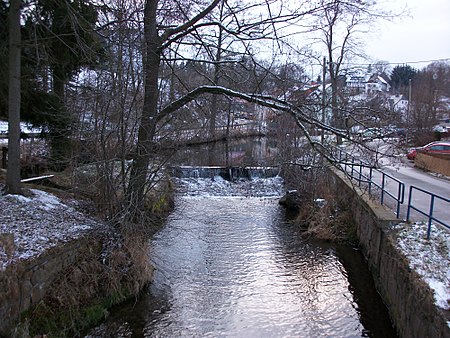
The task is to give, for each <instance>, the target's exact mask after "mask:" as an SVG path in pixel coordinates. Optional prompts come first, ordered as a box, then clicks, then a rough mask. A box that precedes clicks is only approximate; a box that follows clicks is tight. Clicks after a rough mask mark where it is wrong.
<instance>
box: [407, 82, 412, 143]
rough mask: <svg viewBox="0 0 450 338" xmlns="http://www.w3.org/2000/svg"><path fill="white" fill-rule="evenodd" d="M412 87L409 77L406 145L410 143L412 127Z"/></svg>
mask: <svg viewBox="0 0 450 338" xmlns="http://www.w3.org/2000/svg"><path fill="white" fill-rule="evenodd" d="M411 87H412V79H409V81H408V109H407V110H406V137H405V138H406V145H408V136H409V132H410V130H409V129H410V127H411V123H410V119H411V116H410V114H411V108H410V106H411Z"/></svg>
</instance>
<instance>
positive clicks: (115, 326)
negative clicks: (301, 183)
mask: <svg viewBox="0 0 450 338" xmlns="http://www.w3.org/2000/svg"><path fill="white" fill-rule="evenodd" d="M258 181H259V180H255V181H254V182H249V181H247V182H244V181H242V182H237V183H235V184H232V183H229V182H228V183H227V182H223V180H221V179H219V178H216V179H215V180H208V179H206V180H203V179H198V180H189V179H188V180H183V181H182V182H179V187H180V192H181V193H180V194H179V195H178V197H177V201H176V209H175V211H174V212H173V214H172V215H171V217H170V218H169V220H168V222H167V225H166V226H165V227H164V228H163V229H162V230H161V231H160V232H159V233H158V234H157V235H156V236H155V238H154V239H153V240H152V252H151V258H152V261H153V264H154V266H155V267H156V273H155V280H154V282H153V283H152V285H151V287H150V289H149V292H148V293H146V294H145V295H144V296H143V297H142V299H140V300H139V301H138V302H137V303H129V304H128V305H126V306H123V307H122V308H121V309H120V310H118V311H117V312H115V313H113V315H112V318H111V320H110V321H109V323H107V324H106V325H105V326H104V327H103V328H100V330H103V332H102V333H101V334H99V336H108V335H109V334H110V335H111V336H122V337H369V336H371V337H377V336H379V337H389V336H395V335H394V333H393V330H392V328H391V327H390V324H389V319H388V317H387V314H386V309H385V308H384V307H383V305H382V303H381V302H380V300H379V299H376V298H377V294H376V292H374V290H373V285H372V283H371V282H367V283H366V282H364V283H363V284H364V286H362V288H363V289H365V290H364V291H362V293H361V291H359V292H360V294H361V295H362V297H359V298H364V297H368V298H369V299H368V301H367V300H366V301H364V300H361V299H358V297H357V292H355V288H354V287H353V286H352V285H351V284H350V283H349V279H351V278H349V271H350V273H353V274H354V272H355V267H352V268H351V269H346V268H345V267H344V265H343V263H342V261H341V260H340V259H339V257H338V255H337V252H336V248H334V247H332V246H323V245H322V246H321V245H318V244H314V243H311V242H308V241H305V240H303V239H302V238H301V236H300V234H299V232H298V229H297V228H296V227H295V226H294V225H292V224H291V223H289V222H287V221H286V220H285V218H284V215H283V210H282V209H280V207H279V205H278V197H279V195H280V192H281V182H280V181H279V179H278V178H274V179H270V180H267V181H266V180H264V181H266V182H258ZM261 185H262V186H263V187H262V189H260V188H261ZM252 187H254V189H253V188H252ZM205 195H206V197H205ZM243 195H245V196H243ZM347 252H348V250H347ZM355 254H357V253H355ZM350 255H354V254H350ZM350 259H352V258H350ZM358 259H359V258H358ZM361 263H362V262H360V263H359V264H360V265H364V264H361ZM360 269H361V267H360V266H358V267H357V268H356V270H360ZM362 270H363V271H365V272H363V275H361V276H360V277H361V278H365V279H366V280H369V279H370V278H369V277H370V275H369V274H368V273H367V271H366V270H367V269H366V270H364V269H362ZM364 274H365V275H364ZM370 288H372V289H370ZM360 289H361V288H360ZM367 303H370V304H369V305H364V304H367ZM360 304H362V305H363V306H362V307H364V308H368V309H369V310H368V311H369V313H368V314H366V313H362V312H361V309H360V307H361V306H360ZM370 311H372V313H370ZM383 311H384V312H383ZM380 313H381V315H380ZM383 313H384V314H383ZM366 317H369V318H371V317H373V320H374V321H375V322H374V323H372V322H370V319H369V320H367V318H366ZM380 321H382V322H380ZM108 332H110V333H108ZM92 336H95V335H92Z"/></svg>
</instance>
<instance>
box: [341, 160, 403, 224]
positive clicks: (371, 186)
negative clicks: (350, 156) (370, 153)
mask: <svg viewBox="0 0 450 338" xmlns="http://www.w3.org/2000/svg"><path fill="white" fill-rule="evenodd" d="M341 165H343V166H344V171H345V172H346V173H347V174H348V175H349V177H350V178H351V179H353V180H355V181H357V182H358V186H359V187H361V184H363V183H365V184H367V186H368V193H369V195H371V196H373V195H374V190H375V189H378V191H379V192H380V204H381V205H384V204H385V198H386V197H390V198H392V199H393V200H394V201H395V204H396V211H395V215H396V217H397V218H399V217H400V205H402V204H403V203H404V201H405V183H403V182H402V181H400V180H399V179H397V178H395V177H394V176H392V175H389V174H387V173H385V172H384V171H382V170H379V169H377V168H374V167H373V166H368V165H365V164H361V163H355V161H354V160H352V162H341ZM377 178H378V179H377ZM390 182H394V184H395V185H396V187H395V189H394V190H395V191H396V194H394V193H392V192H391V191H390V190H388V189H387V185H388V184H389V183H390Z"/></svg>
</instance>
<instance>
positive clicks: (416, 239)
mask: <svg viewBox="0 0 450 338" xmlns="http://www.w3.org/2000/svg"><path fill="white" fill-rule="evenodd" d="M333 173H334V175H335V178H334V181H335V183H334V186H335V189H336V191H337V192H338V193H339V194H340V195H341V196H346V199H347V200H348V204H349V206H351V209H352V211H353V216H354V219H355V221H356V224H357V225H358V229H357V235H358V239H359V243H360V245H361V248H362V250H363V252H364V255H365V257H366V259H367V263H368V265H369V268H370V270H371V271H372V274H373V277H374V280H375V283H376V285H377V289H378V291H379V292H380V294H381V296H382V297H383V300H384V302H385V303H386V305H387V307H388V308H389V312H390V315H391V318H392V320H393V322H394V324H395V327H396V328H397V331H398V333H399V335H400V337H449V336H450V296H449V293H448V290H449V289H450V288H449V284H448V282H449V279H448V272H449V271H450V247H449V241H448V239H449V237H448V236H449V234H448V232H446V231H445V230H444V231H440V230H439V229H436V230H434V231H433V236H432V238H431V239H430V240H427V239H426V237H425V235H426V227H425V226H424V224H419V223H415V224H405V223H402V222H401V221H400V220H398V219H396V218H395V215H394V214H393V213H392V212H391V211H389V210H387V209H386V208H385V207H384V206H381V205H378V204H377V203H374V202H373V201H372V200H371V199H370V198H369V197H368V196H367V194H364V192H362V191H360V190H359V189H358V188H357V187H355V186H353V185H352V184H351V182H349V180H348V178H347V177H345V175H343V174H342V173H341V172H339V171H337V170H334V171H333Z"/></svg>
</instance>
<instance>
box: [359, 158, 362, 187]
mask: <svg viewBox="0 0 450 338" xmlns="http://www.w3.org/2000/svg"><path fill="white" fill-rule="evenodd" d="M361 177H362V162H361V161H359V179H358V186H361Z"/></svg>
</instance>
